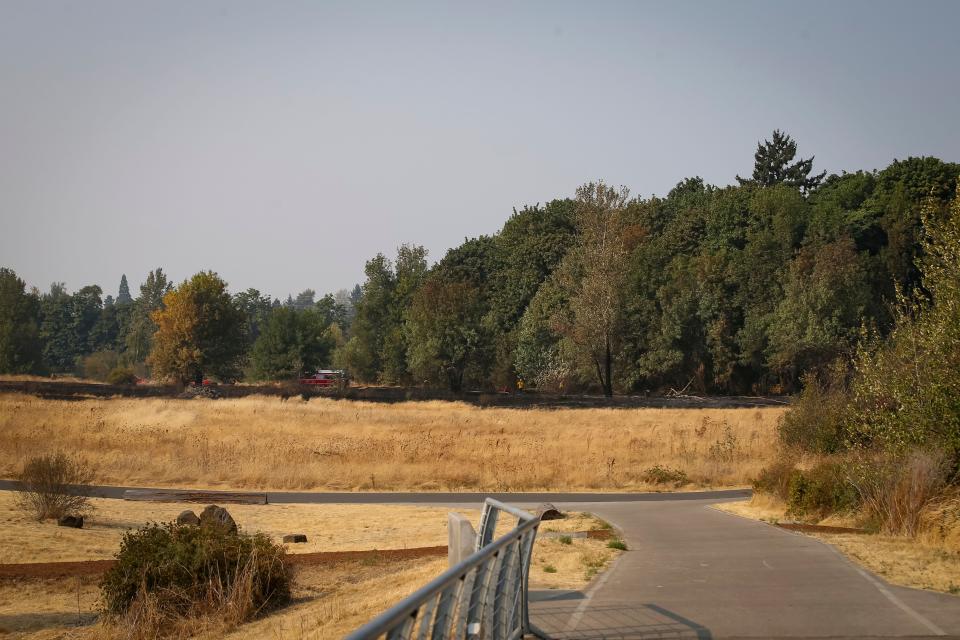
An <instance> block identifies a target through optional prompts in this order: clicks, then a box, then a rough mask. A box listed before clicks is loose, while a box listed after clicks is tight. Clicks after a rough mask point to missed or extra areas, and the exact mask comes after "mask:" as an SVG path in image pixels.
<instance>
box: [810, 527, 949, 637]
mask: <svg viewBox="0 0 960 640" xmlns="http://www.w3.org/2000/svg"><path fill="white" fill-rule="evenodd" d="M814 540H816V538H814ZM817 542H819V543H820V544H822V545H824V546H825V547H827V548H828V549H830V551H833V552H834V553H835V554H837V555H838V556H839V557H840V558H841V559H842V560H843V561H844V562H846V563H847V564H849V565H850V566H851V567H853V568H854V570H856V572H857V573H859V574H860V575H861V576H863V578H864V579H865V580H866V581H867V582H869V583H870V584H872V585H873V586H874V587H876V588H877V591H879V592H880V593H882V594H883V595H884V596H886V598H887V600H889V601H890V602H892V603H893V604H895V605H896V606H897V607H899V608H900V610H901V611H903V612H904V613H905V614H907V615H908V616H910V617H911V618H913V619H914V620H916V621H917V622H919V623H920V624H922V625H923V626H925V627H926V628H927V629H929V630H930V631H931V632H933V635H935V636H945V635H947V632H946V631H944V630H943V629H941V628H940V627H938V626H937V625H936V624H934V623H933V622H931V621H930V620H928V619H927V618H925V617H924V616H923V615H921V614H920V613H918V612H916V611H914V610H913V609H912V608H911V607H910V605H908V604H907V603H906V602H904V601H903V600H901V599H900V598H898V597H897V596H895V595H894V594H893V593H892V592H891V591H890V590H889V589H887V587H886V585H884V584H883V583H882V582H880V581H879V580H877V579H876V578H874V577H873V576H872V575H870V574H869V573H867V572H866V571H864V570H863V569H861V568H860V567H858V566H857V565H856V564H854V563H853V562H852V561H851V560H850V559H849V558H847V557H846V556H845V555H843V554H842V553H840V551H838V550H837V549H835V548H834V547H833V545H831V544H827V543H826V542H824V541H822V540H817Z"/></svg>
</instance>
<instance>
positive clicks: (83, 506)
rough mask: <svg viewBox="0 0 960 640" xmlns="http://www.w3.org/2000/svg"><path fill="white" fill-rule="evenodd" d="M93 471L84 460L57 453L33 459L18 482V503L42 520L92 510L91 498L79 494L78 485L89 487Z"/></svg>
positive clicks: (25, 467)
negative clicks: (76, 491)
mask: <svg viewBox="0 0 960 640" xmlns="http://www.w3.org/2000/svg"><path fill="white" fill-rule="evenodd" d="M92 479H93V470H92V469H91V468H90V467H89V465H88V464H87V463H86V462H85V461H84V460H82V459H80V458H73V457H70V456H68V455H67V454H65V453H55V454H51V455H42V456H36V457H33V458H30V459H29V460H27V462H26V463H25V464H24V465H23V470H22V471H21V472H20V476H19V477H18V480H19V481H20V492H19V496H18V502H19V504H20V506H21V507H23V508H24V509H26V510H28V511H30V512H31V513H32V514H33V516H34V517H35V518H36V519H37V520H40V521H43V520H46V519H47V518H61V517H63V516H65V515H72V514H80V513H84V512H86V511H90V510H91V509H92V506H91V504H90V498H88V497H86V496H81V495H76V493H75V486H76V485H84V484H89V483H90V481H91V480H92Z"/></svg>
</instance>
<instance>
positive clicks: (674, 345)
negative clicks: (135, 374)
mask: <svg viewBox="0 0 960 640" xmlns="http://www.w3.org/2000/svg"><path fill="white" fill-rule="evenodd" d="M796 153H797V145H796V143H795V142H794V141H793V140H792V139H791V138H790V136H788V135H786V134H785V133H782V132H780V131H775V132H774V135H773V137H772V139H771V140H769V141H764V142H763V143H761V144H760V145H759V146H758V149H757V153H756V157H755V167H754V173H753V175H752V177H751V178H750V179H746V180H744V179H741V180H739V183H738V184H736V185H733V186H728V187H717V186H713V185H709V184H706V183H705V182H704V181H703V179H702V178H699V177H693V178H687V179H684V180H682V181H680V182H679V183H678V184H677V185H676V186H675V187H674V188H673V189H671V190H670V192H669V193H668V194H667V195H666V196H665V197H656V196H653V197H650V198H633V199H630V198H628V197H627V195H626V193H624V192H620V191H616V190H610V189H609V188H607V187H605V186H604V184H603V183H602V181H600V182H596V183H590V184H587V185H584V186H583V187H581V188H580V189H579V190H578V191H577V198H576V199H558V200H552V201H550V202H548V203H547V204H546V205H543V206H540V205H537V206H531V207H524V208H523V209H520V210H515V211H514V212H513V215H512V216H511V217H510V218H509V219H508V220H507V221H506V223H505V224H504V225H503V228H502V229H501V230H500V231H499V232H497V233H494V234H493V235H491V236H480V237H478V238H472V239H467V240H465V241H464V242H463V243H462V244H460V245H459V246H456V247H453V248H452V249H450V250H449V251H448V252H447V253H446V254H445V255H444V257H443V258H442V259H441V260H440V261H439V262H438V263H437V264H435V265H433V266H432V267H429V266H428V264H427V260H426V251H425V250H424V249H423V248H422V247H418V246H415V245H409V246H408V245H404V246H401V247H400V248H399V249H398V251H397V255H396V259H395V260H393V261H391V260H388V259H387V258H386V257H385V256H383V255H378V256H376V257H375V258H373V259H372V260H370V261H368V262H367V264H366V278H365V281H364V283H363V286H362V288H361V287H359V286H358V287H357V288H355V289H354V290H353V291H352V292H347V291H346V290H343V291H341V292H338V293H337V294H336V295H335V296H334V295H326V296H322V297H319V296H318V295H317V294H316V292H315V291H314V290H312V289H306V290H304V291H303V292H301V293H300V294H298V295H297V296H296V298H294V297H293V296H290V297H289V298H288V306H289V307H290V309H292V310H296V311H297V312H299V313H316V314H319V316H320V318H321V320H318V321H316V322H314V321H313V320H311V326H312V327H313V328H312V329H311V330H310V331H309V332H308V333H309V335H310V336H312V337H311V338H310V339H311V340H314V339H316V336H317V335H319V334H321V333H322V334H324V335H329V338H330V344H331V345H335V346H334V347H333V348H334V352H333V353H332V354H331V355H330V361H331V362H332V363H334V366H337V367H338V368H347V369H349V370H350V372H351V374H352V377H353V378H354V379H357V380H359V381H361V382H369V383H384V384H413V383H417V384H419V383H424V382H426V383H428V384H433V385H443V386H448V387H454V388H458V387H460V386H463V387H470V388H477V389H491V388H496V389H516V388H517V386H518V383H519V382H521V381H522V382H523V386H524V388H525V389H542V390H551V391H577V392H594V393H606V394H612V393H613V392H614V391H616V392H618V393H620V392H623V393H634V392H645V391H651V392H654V393H656V392H667V391H670V390H671V389H674V390H677V391H680V390H685V391H686V392H687V393H691V392H694V393H697V392H699V393H730V394H769V393H796V392H799V391H800V390H801V389H802V388H803V387H804V380H807V381H813V380H818V381H819V382H818V383H817V384H819V385H821V386H820V387H818V388H816V389H813V390H812V391H811V394H812V395H811V398H814V397H820V401H819V402H823V397H824V396H823V394H824V393H826V391H824V389H823V388H822V386H823V385H824V384H826V383H825V382H824V381H825V380H826V379H827V378H828V377H829V375H830V374H829V372H828V369H829V368H830V366H831V363H832V362H834V361H835V360H837V359H846V360H851V359H854V360H855V361H856V362H858V363H859V364H858V366H861V365H862V367H863V368H864V369H865V370H866V371H873V372H880V371H885V372H886V373H882V374H881V373H876V376H881V377H884V376H885V377H886V378H887V379H888V381H889V380H898V381H899V382H898V383H897V384H898V385H899V386H897V385H894V384H893V383H892V382H890V383H889V384H886V383H885V384H884V385H879V383H877V382H876V381H877V379H878V378H876V376H875V377H874V378H873V379H872V380H873V382H870V383H869V385H868V384H867V382H863V383H862V384H860V383H858V384H854V385H853V387H854V390H855V395H856V397H857V398H858V399H857V403H856V405H857V408H858V411H860V412H861V413H862V414H863V416H864V417H863V418H862V419H858V424H860V425H861V427H862V425H868V426H867V427H862V428H861V427H857V428H856V429H852V428H851V429H847V427H845V426H842V425H839V424H838V422H837V421H836V420H834V419H833V418H829V419H827V418H824V419H827V421H828V423H829V424H827V423H823V421H822V420H821V418H819V417H817V418H810V419H806V418H804V419H799V418H798V419H797V420H793V419H791V420H789V421H788V422H786V423H785V428H784V434H785V442H788V443H790V444H791V445H797V446H801V447H812V448H814V449H815V450H817V451H832V450H837V449H838V448H842V447H844V446H846V444H845V443H846V442H847V441H850V442H855V443H872V442H877V441H880V440H890V437H889V436H890V433H893V432H895V431H896V430H897V429H899V428H900V427H896V428H893V427H891V426H890V425H891V424H892V423H893V422H898V421H900V422H902V423H905V422H906V420H907V419H906V418H905V417H903V416H905V415H907V413H909V415H910V420H911V421H912V422H913V423H914V424H916V425H921V424H922V425H925V426H923V427H922V428H919V429H914V432H915V433H914V434H913V435H911V436H910V438H908V440H910V442H912V443H914V444H916V443H920V442H928V441H930V440H931V438H928V437H927V435H919V436H918V435H916V434H917V433H920V434H928V435H929V434H931V433H934V432H936V435H935V437H933V440H935V441H936V442H943V443H945V446H948V447H950V448H951V451H956V450H960V436H957V435H956V434H957V433H958V432H960V427H958V426H957V423H958V421H957V420H954V419H953V418H952V417H951V416H954V415H955V414H956V413H957V409H956V406H955V405H956V402H955V401H954V400H952V398H955V397H957V396H958V395H960V394H957V393H956V392H955V391H956V390H955V388H954V386H953V383H952V382H951V380H952V378H951V376H950V375H948V373H949V369H950V367H952V366H953V364H952V363H953V360H952V357H953V356H952V355H951V354H955V353H958V352H960V349H956V348H954V347H953V346H952V345H953V343H951V342H950V340H951V339H952V338H951V337H950V336H952V335H953V334H952V333H951V331H952V329H949V327H950V326H951V325H950V322H952V321H950V320H948V319H946V318H947V316H949V314H950V313H952V312H949V311H944V312H943V314H941V316H939V317H940V320H937V321H936V322H933V321H932V320H931V321H929V322H926V323H912V320H911V319H912V318H914V317H916V316H918V314H919V312H920V311H922V310H923V309H925V308H927V307H928V306H930V303H931V297H932V298H933V299H934V301H936V300H938V299H940V298H944V296H945V294H944V293H942V291H948V290H949V287H946V285H944V286H943V287H941V293H935V292H934V291H933V288H931V286H928V285H927V284H926V279H927V277H926V276H925V274H924V273H923V272H922V269H921V265H924V264H927V263H928V262H929V260H930V259H931V256H934V257H935V256H936V255H937V254H936V250H935V249H933V248H932V247H933V246H934V245H932V244H931V243H930V242H928V239H929V238H928V237H929V236H930V234H931V233H936V232H937V229H938V228H940V226H942V224H943V223H944V221H945V220H947V219H948V218H949V215H948V213H949V212H948V208H949V200H950V198H951V197H952V194H953V193H954V190H955V188H956V183H957V176H958V173H960V165H958V164H954V163H945V162H942V161H940V160H937V159H936V158H927V157H921V158H908V159H906V160H898V161H895V162H893V163H892V164H891V165H890V166H888V167H887V168H885V169H883V170H881V171H874V172H865V171H858V172H855V173H842V174H840V175H831V176H829V177H826V178H823V174H819V175H815V174H813V172H812V164H813V163H812V160H813V159H812V158H810V159H798V158H797V155H796ZM938 259H939V258H938ZM8 280H10V279H9V278H8ZM123 280H124V281H125V278H124V279H123ZM942 280H943V281H944V282H949V278H946V279H942ZM10 282H12V283H13V285H14V286H13V287H12V288H11V289H10V290H11V291H15V294H14V295H12V297H11V299H15V300H18V301H20V303H22V304H21V305H20V307H16V305H10V307H9V308H11V309H12V308H20V309H21V312H18V313H20V316H18V317H22V318H26V319H25V320H24V321H22V322H20V321H17V322H9V321H6V320H5V319H2V318H0V352H2V353H12V351H13V348H12V347H10V346H9V345H10V344H12V343H14V342H15V343H16V344H17V345H18V347H17V349H18V350H20V351H22V353H20V352H18V353H19V355H16V356H11V357H13V358H14V360H15V362H13V363H11V362H12V361H11V360H10V359H9V357H8V358H7V360H3V358H4V357H6V356H3V355H0V369H2V368H6V369H8V370H11V371H12V370H17V371H26V370H33V371H37V370H40V369H47V370H52V371H54V372H73V371H76V369H77V366H78V364H81V363H82V362H83V358H85V357H86V356H88V355H89V354H91V353H94V352H108V351H114V352H116V353H117V354H118V357H119V364H120V365H123V366H127V365H131V366H139V367H141V369H138V371H140V370H142V366H143V365H142V364H141V363H143V362H144V361H145V359H146V357H147V354H148V353H149V352H150V350H151V349H152V348H153V346H154V344H153V342H154V336H155V335H156V332H157V326H156V324H155V323H154V321H153V315H152V314H153V313H154V312H155V311H157V310H160V309H162V308H163V304H164V303H163V297H164V295H165V294H166V293H167V292H168V291H169V289H170V283H169V282H168V280H167V278H166V276H165V275H164V274H163V272H162V271H161V270H160V269H157V270H155V271H154V272H151V273H150V274H149V275H148V277H147V281H146V282H145V283H144V284H143V285H142V286H141V288H140V296H139V297H138V298H137V299H136V300H135V301H133V302H132V303H126V302H125V301H126V299H127V297H128V296H127V295H124V294H123V291H121V292H120V295H118V298H117V300H116V301H115V303H114V304H101V303H100V299H99V298H100V292H99V289H98V288H97V287H85V288H83V289H81V290H80V291H77V292H76V293H74V294H70V293H69V292H68V291H67V290H66V289H65V287H64V286H63V285H62V284H54V285H53V286H52V287H51V290H50V292H49V293H48V294H44V295H43V296H31V295H30V294H25V293H24V292H23V287H22V283H20V284H19V285H17V282H18V281H16V280H15V277H14V279H12V280H10ZM944 287H946V288H944ZM453 290H456V292H457V293H456V295H458V296H463V299H461V300H454V299H453V298H452V296H453V294H451V291H453ZM433 293H436V295H437V296H438V301H439V302H440V303H442V304H436V305H435V304H434V302H433V301H432V300H431V299H430V295H432V294H433ZM4 295H8V294H4ZM946 295H947V296H948V297H949V295H950V294H946ZM936 304H939V302H937V303H936ZM31 306H33V307H35V310H34V311H31V309H30V307H31ZM233 306H234V307H236V308H237V309H238V310H239V311H240V313H241V315H242V317H243V319H244V322H243V325H244V329H245V331H244V338H243V339H240V340H239V347H240V350H241V351H242V352H243V353H241V354H239V355H238V357H237V358H236V360H237V361H238V362H241V363H242V362H243V356H249V355H251V352H252V351H253V350H254V349H253V347H254V344H255V343H256V342H257V340H258V338H259V337H260V335H261V332H262V331H263V329H264V327H265V326H266V323H267V319H268V317H269V316H270V312H271V310H273V309H276V308H277V307H279V306H282V305H281V304H280V302H279V301H278V300H272V299H270V298H269V297H266V296H262V295H261V294H260V293H259V292H258V291H256V290H254V289H249V290H247V291H244V292H242V293H239V294H237V295H235V296H234V297H233ZM434 307H436V311H438V313H436V314H434V313H433V311H434V310H435V309H434ZM944 308H945V309H946V307H944ZM24 309H25V310H26V312H23V311H22V310H24ZM6 311H7V309H6V308H4V309H3V310H2V311H0V313H5V312H6ZM433 315H436V316H437V317H432V316H433ZM30 317H33V318H34V322H31V321H30ZM907 320H910V322H907ZM286 322H287V323H288V324H289V323H292V322H293V321H292V320H289V319H287V320H286ZM332 325H336V329H333V328H332ZM12 326H17V327H20V330H22V332H23V333H22V334H17V335H20V336H22V337H18V338H16V339H6V338H4V337H3V336H4V335H5V334H4V332H8V331H10V330H11V329H10V327H12ZM34 326H36V335H37V340H32V339H31V335H32V332H33V327H34ZM320 327H322V328H323V331H319V328H320ZM327 327H331V328H330V329H329V333H327ZM895 327H897V329H895ZM910 327H912V329H911V328H910ZM891 331H894V332H895V333H896V334H897V336H898V337H897V338H896V340H894V341H893V342H891V343H890V344H888V345H887V346H885V347H882V348H881V347H880V346H879V345H881V344H883V341H884V338H885V337H886V336H887V335H888V334H890V332H891ZM911 331H912V332H913V334H912V335H914V336H915V338H911V337H910V336H909V335H908V334H910V332H911ZM936 331H940V333H939V334H937V335H940V336H941V338H943V340H941V344H942V345H943V346H942V347H935V346H934V342H932V341H931V339H930V337H929V336H930V335H933V334H934V333H936ZM280 334H283V336H285V337H283V336H281V335H280ZM305 336H306V334H304V332H303V330H301V329H297V330H294V329H293V328H292V325H290V326H288V327H287V329H285V330H284V331H280V327H279V326H278V327H277V332H276V333H275V335H274V336H272V337H271V338H270V339H269V340H268V341H266V342H264V344H263V345H261V347H260V349H259V350H257V353H256V359H257V360H258V362H259V363H260V366H259V368H256V369H255V368H253V367H250V368H248V370H247V371H248V373H250V374H253V375H256V376H258V377H273V376H283V377H289V376H291V375H294V374H295V373H296V372H295V369H297V368H298V367H304V368H309V367H312V366H313V363H314V362H324V363H325V362H326V360H327V359H326V357H325V356H323V357H312V356H308V355H305V353H304V352H303V349H307V350H308V351H309V350H310V349H308V348H307V346H306V345H307V342H309V340H307V339H306V337H305ZM865 336H867V337H869V340H868V342H867V343H864V346H863V347H862V353H861V354H860V355H859V356H857V357H854V356H855V351H856V349H857V346H858V345H860V344H861V341H862V339H863V338H864V337H865ZM925 336H926V337H925ZM5 339H6V340H7V342H6V343H5V342H3V340H5ZM37 342H39V346H40V348H41V352H42V361H41V359H40V358H37V357H36V348H37ZM268 343H270V346H269V348H267V344H268ZM20 345H22V346H20ZM31 349H32V350H33V351H31ZM911 349H912V350H913V351H911ZM924 349H926V351H924ZM938 349H939V350H938ZM321 351H322V349H321ZM913 352H916V353H923V354H926V355H925V357H927V356H929V357H932V358H935V359H934V362H935V364H936V366H933V367H925V368H923V370H922V371H920V372H919V374H917V373H914V374H913V375H907V374H908V373H909V364H910V362H911V361H914V362H915V361H916V358H913V357H912V356H911V355H910V354H911V353H913ZM31 353H33V354H34V355H32V356H31V355H30V354H31ZM868 356H869V357H868ZM268 360H271V361H272V362H269V363H268V362H267V361H268ZM941 363H943V366H940V364H941ZM895 372H896V373H895ZM233 373H236V371H234V372H233ZM934 374H935V375H936V377H937V378H938V379H939V380H941V381H944V382H942V383H940V382H936V381H934V380H933V377H934ZM805 376H807V377H805ZM810 376H813V377H810ZM863 379H864V380H866V376H863ZM917 385H921V386H923V388H924V389H926V391H924V393H922V394H916V393H913V391H912V389H914V388H915V387H917ZM868 387H869V388H868ZM894 387H896V388H894ZM928 392H929V393H928ZM818 394H819V396H818ZM921 397H922V398H923V400H922V401H921V400H919V399H918V398H921ZM912 398H916V399H917V400H916V401H914V400H913V399H912ZM898 403H902V406H904V407H907V408H908V409H909V411H908V412H907V413H904V414H903V416H898V415H895V414H896V412H893V411H891V409H890V408H891V407H897V406H901V404H898ZM813 404H815V401H814V400H811V401H810V402H806V401H805V400H803V399H801V405H802V406H806V405H810V406H813ZM834 404H837V403H833V400H832V399H831V400H830V401H829V402H826V406H827V407H834ZM839 404H842V403H839ZM839 404H837V406H839ZM878 407H881V409H878ZM811 411H812V409H811ZM818 411H820V412H821V413H823V412H824V411H826V408H820V409H818ZM798 413H799V414H800V415H803V414H804V412H802V411H801V412H798ZM921 414H923V415H921ZM806 415H812V414H811V413H807V414H806ZM937 415H943V416H947V419H946V420H943V421H942V424H940V426H937V425H935V424H934V421H935V420H936V416H937ZM831 420H832V421H833V422H830V421H831ZM802 423H805V424H802ZM813 423H817V424H820V425H821V426H820V427H816V428H814V427H812V426H810V425H812V424H813ZM891 429H892V431H891ZM958 457H960V456H958Z"/></svg>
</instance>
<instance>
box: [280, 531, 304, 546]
mask: <svg viewBox="0 0 960 640" xmlns="http://www.w3.org/2000/svg"><path fill="white" fill-rule="evenodd" d="M283 541H284V542H290V543H293V544H297V543H300V542H306V541H307V536H306V535H305V534H303V533H290V534H287V535H285V536H283Z"/></svg>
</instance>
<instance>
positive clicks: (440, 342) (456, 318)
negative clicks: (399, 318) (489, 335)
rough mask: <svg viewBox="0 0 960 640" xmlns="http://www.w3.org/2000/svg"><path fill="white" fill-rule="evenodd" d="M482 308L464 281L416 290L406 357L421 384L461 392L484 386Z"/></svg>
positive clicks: (475, 292) (429, 283) (432, 284)
mask: <svg viewBox="0 0 960 640" xmlns="http://www.w3.org/2000/svg"><path fill="white" fill-rule="evenodd" d="M482 317H483V305H482V302H481V300H480V296H479V292H478V290H477V288H476V287H473V286H471V285H470V284H469V283H466V282H443V281H439V280H434V279H430V280H427V282H426V283H424V285H423V287H421V288H420V289H419V291H417V294H416V296H415V297H414V300H413V302H412V304H411V305H410V309H409V311H408V312H407V318H406V320H407V321H406V331H407V333H406V343H407V344H409V345H410V346H409V351H408V353H407V357H408V359H409V363H410V370H411V371H412V372H413V374H414V375H415V376H416V378H417V380H418V381H425V382H428V383H432V384H441V385H445V386H447V387H448V388H449V389H450V390H452V391H461V390H462V389H463V386H464V382H465V381H472V382H474V383H476V382H477V381H482V368H483V365H484V354H483V344H484V342H485V335H484V331H483V327H482V325H481V321H482Z"/></svg>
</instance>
